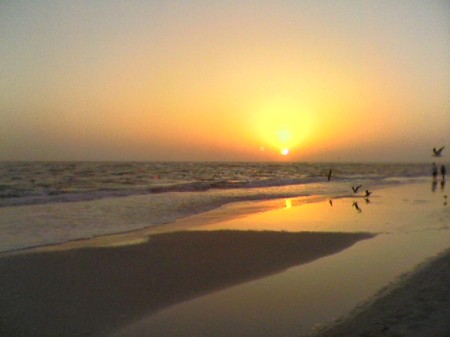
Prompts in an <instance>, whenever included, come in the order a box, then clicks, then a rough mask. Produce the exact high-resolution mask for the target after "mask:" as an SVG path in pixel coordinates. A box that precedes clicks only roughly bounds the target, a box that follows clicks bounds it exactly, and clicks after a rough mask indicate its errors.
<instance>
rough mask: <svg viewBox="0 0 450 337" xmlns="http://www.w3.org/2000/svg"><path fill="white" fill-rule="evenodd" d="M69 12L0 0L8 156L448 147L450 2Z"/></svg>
mask: <svg viewBox="0 0 450 337" xmlns="http://www.w3.org/2000/svg"><path fill="white" fill-rule="evenodd" d="M63 3H64V5H61V4H60V3H57V2H34V1H24V2H22V1H20V2H16V1H7V2H3V3H2V4H1V5H0V40H1V41H2V47H3V48H1V49H0V64H2V67H1V74H0V88H1V90H0V119H1V120H2V123H0V142H1V144H2V146H1V147H0V160H219V161H227V160H228V161H276V160H292V161H344V160H348V161H372V160H383V161H424V160H427V159H428V155H429V152H430V149H431V148H433V147H434V146H443V145H449V144H450V133H449V132H448V125H450V113H449V111H450V101H449V100H448V93H449V92H450V77H449V76H448V74H449V73H450V59H449V58H450V56H449V53H448V50H449V49H450V39H448V30H449V20H448V14H449V12H450V9H449V6H448V4H447V3H446V2H445V1H442V2H436V3H434V4H433V5H430V4H428V3H426V2H423V1H419V0H417V1H416V0H411V1H407V2H401V3H398V2H392V1H388V0H380V1H357V0H354V1H352V0H350V1H345V2H344V1H342V2H328V1H317V2H302V1H281V2H277V3H276V4H275V3H271V2H264V3H259V2H236V3H229V2H225V1H215V2H213V3H211V4H208V5H206V4H205V3H203V2H201V1H189V2H171V1H167V2H153V1H148V2H145V1H138V0H130V1H127V4H126V5H124V4H123V3H121V2H110V1H107V0H98V1H92V2H73V1H64V0H63ZM280 153H281V154H282V156H281V155H280ZM287 154H289V156H287Z"/></svg>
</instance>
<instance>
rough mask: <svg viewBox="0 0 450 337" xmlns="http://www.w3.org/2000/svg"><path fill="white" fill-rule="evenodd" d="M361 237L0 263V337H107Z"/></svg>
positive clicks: (111, 251) (21, 257)
mask: <svg viewBox="0 0 450 337" xmlns="http://www.w3.org/2000/svg"><path fill="white" fill-rule="evenodd" d="M373 236H374V235H373V234H365V233H305V232H303V233H287V232H269V231H263V232H255V231H211V232H201V231H192V232H174V233H165V234H157V235H153V236H151V237H150V240H149V241H148V242H146V243H142V244H137V245H132V246H124V247H108V248H84V249H72V250H67V251H54V252H40V253H39V252H34V253H29V254H26V253H22V254H18V255H4V256H3V257H0V271H1V273H0V299H1V301H0V313H1V314H0V336H21V337H27V336H58V337H63V336H71V337H75V336H104V335H105V334H107V333H109V332H112V331H114V330H115V329H119V328H120V327H123V326H125V325H127V324H129V323H131V322H133V321H135V320H138V319H139V318H141V317H143V316H145V315H148V314H150V313H152V312H155V311H157V310H159V309H162V308H164V307H167V306H169V305H172V304H175V303H179V302H182V301H185V300H188V299H192V298H194V297H196V296H200V295H202V294H206V293H208V292H212V291H215V290H218V289H222V288H225V287H229V286H231V285H235V284H238V283H242V282H246V281H249V280H253V279H256V278H259V277H262V276H266V275H270V274H274V273H278V272H280V271H282V270H284V269H286V268H289V267H292V266H295V265H299V264H302V263H306V262H310V261H312V260H314V259H317V258H320V257H322V256H326V255H330V254H334V253H337V252H339V251H341V250H343V249H345V248H348V247H350V246H351V245H353V244H354V243H356V242H357V241H359V240H364V239H369V238H371V237H373Z"/></svg>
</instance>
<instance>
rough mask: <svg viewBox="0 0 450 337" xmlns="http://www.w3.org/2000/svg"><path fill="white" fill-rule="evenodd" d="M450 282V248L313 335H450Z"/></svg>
mask: <svg viewBox="0 0 450 337" xmlns="http://www.w3.org/2000/svg"><path fill="white" fill-rule="evenodd" d="M449 284H450V251H446V252H444V253H442V254H440V255H439V256H438V257H436V258H434V259H432V260H430V261H427V263H424V264H423V265H421V266H419V267H418V268H417V270H414V271H413V272H411V273H409V274H405V275H404V276H403V277H402V278H401V279H399V280H398V281H397V282H396V283H394V284H393V285H391V286H388V287H386V288H385V289H383V290H381V291H380V293H378V294H377V295H376V296H374V298H373V299H371V300H369V301H367V303H364V304H362V305H361V306H360V307H358V308H356V309H355V310H354V311H353V312H352V313H351V314H349V315H348V316H347V317H343V318H341V319H340V320H338V321H337V322H336V323H335V324H334V325H332V326H330V327H328V328H326V329H324V331H321V332H317V333H314V334H312V335H311V336H314V337H341V336H348V337H353V336H355V337H357V336H367V337H371V336H373V337H375V336H386V337H395V336H396V337H401V336H405V337H406V336H408V337H422V336H442V337H444V336H450V321H449V320H448V318H449V317H450V306H449V303H450V287H449Z"/></svg>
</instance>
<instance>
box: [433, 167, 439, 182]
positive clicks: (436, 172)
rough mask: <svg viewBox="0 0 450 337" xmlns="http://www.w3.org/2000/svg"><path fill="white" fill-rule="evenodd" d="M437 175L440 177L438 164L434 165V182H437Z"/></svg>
mask: <svg viewBox="0 0 450 337" xmlns="http://www.w3.org/2000/svg"><path fill="white" fill-rule="evenodd" d="M437 175H438V167H437V165H436V163H433V180H436V178H437Z"/></svg>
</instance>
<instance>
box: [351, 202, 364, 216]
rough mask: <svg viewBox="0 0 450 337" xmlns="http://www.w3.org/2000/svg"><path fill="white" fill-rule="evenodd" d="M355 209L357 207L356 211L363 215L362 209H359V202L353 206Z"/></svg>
mask: <svg viewBox="0 0 450 337" xmlns="http://www.w3.org/2000/svg"><path fill="white" fill-rule="evenodd" d="M352 206H353V207H355V208H356V210H357V211H358V212H359V213H361V212H362V211H361V208H359V206H358V202H357V201H355V202H354V203H353V205H352Z"/></svg>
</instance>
